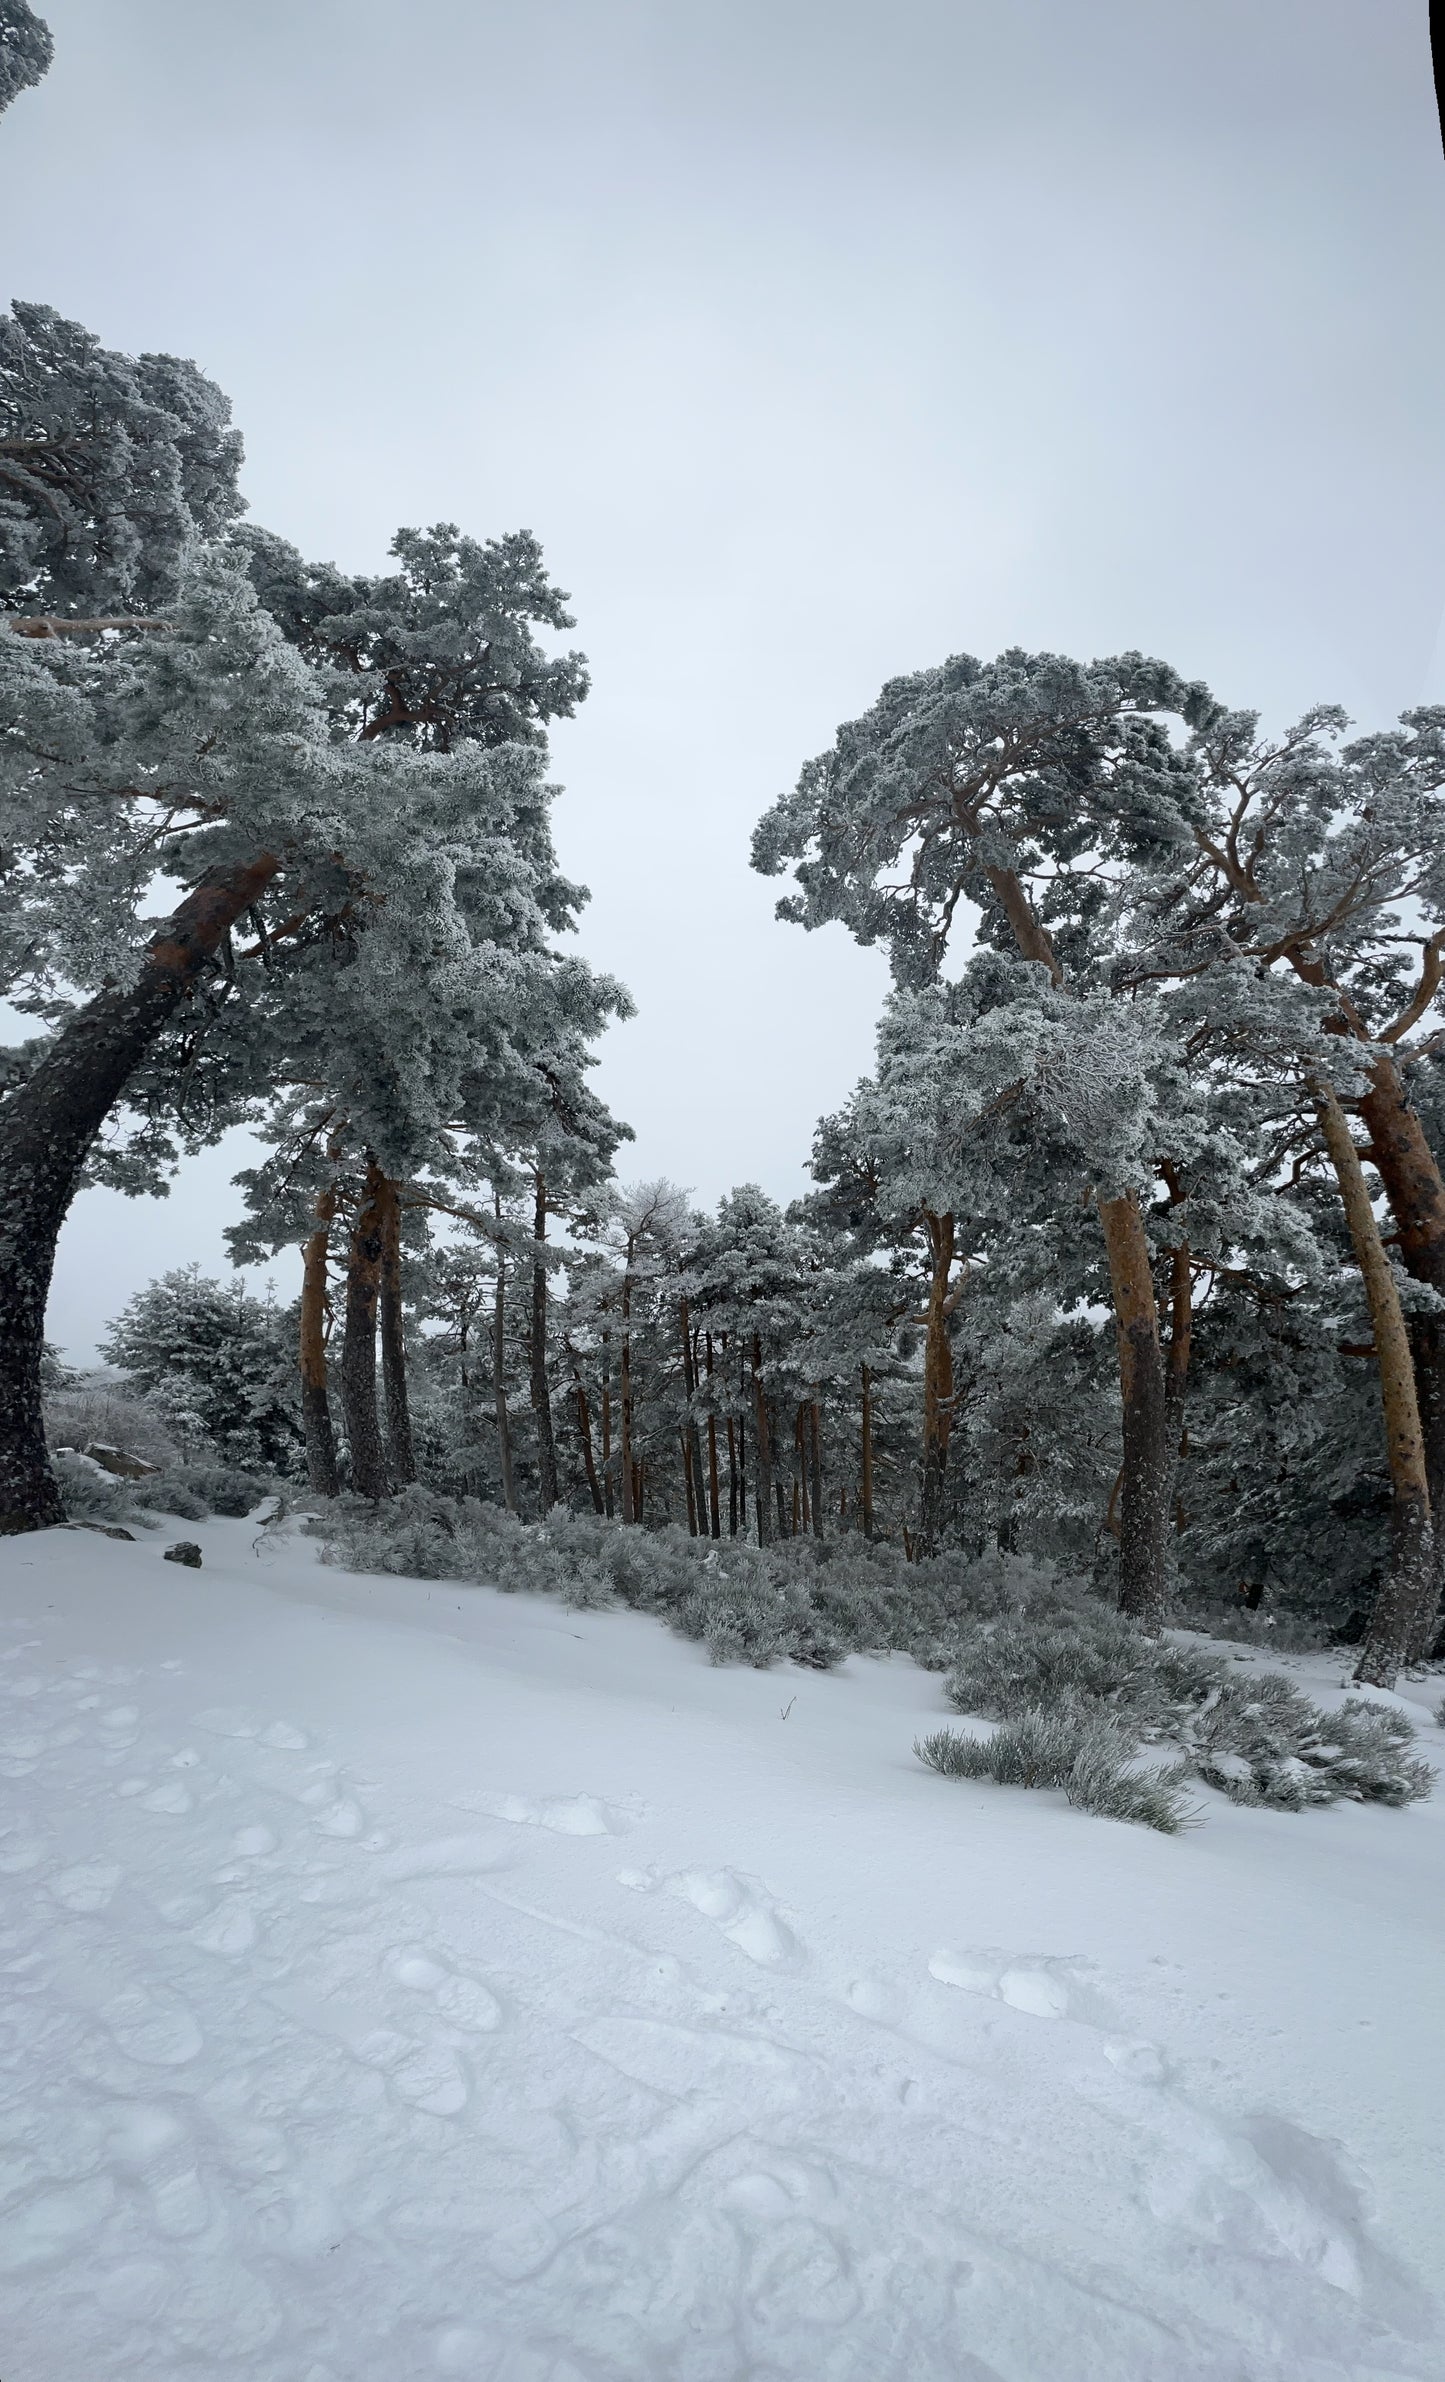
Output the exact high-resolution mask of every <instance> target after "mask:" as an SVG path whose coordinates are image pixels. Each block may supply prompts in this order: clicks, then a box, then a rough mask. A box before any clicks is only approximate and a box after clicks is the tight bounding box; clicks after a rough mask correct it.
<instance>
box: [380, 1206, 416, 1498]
mask: <svg viewBox="0 0 1445 2382" xmlns="http://www.w3.org/2000/svg"><path fill="white" fill-rule="evenodd" d="M401 1293H402V1280H401V1198H400V1195H399V1193H398V1190H397V1187H396V1184H395V1183H394V1182H392V1181H391V1179H390V1177H389V1176H384V1177H383V1178H382V1190H381V1283H380V1297H379V1302H378V1306H379V1313H380V1317H381V1378H382V1383H383V1386H384V1388H385V1391H386V1453H387V1462H388V1464H389V1467H390V1470H391V1485H392V1487H393V1488H394V1489H404V1488H406V1487H408V1486H409V1484H410V1483H411V1482H412V1481H414V1480H415V1479H416V1450H415V1447H414V1445H413V1442H412V1435H411V1401H410V1399H409V1397H408V1396H407V1386H406V1318H405V1316H404V1314H403V1311H402V1298H401Z"/></svg>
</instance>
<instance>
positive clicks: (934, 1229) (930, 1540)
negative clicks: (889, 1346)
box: [920, 1209, 955, 1555]
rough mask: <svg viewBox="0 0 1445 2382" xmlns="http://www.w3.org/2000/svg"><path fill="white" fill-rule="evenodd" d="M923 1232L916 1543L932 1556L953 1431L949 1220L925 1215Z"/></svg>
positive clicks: (951, 1238) (940, 1523)
mask: <svg viewBox="0 0 1445 2382" xmlns="http://www.w3.org/2000/svg"><path fill="white" fill-rule="evenodd" d="M923 1221H924V1226H925V1228H926V1230H927V1233H928V1251H929V1264H930V1273H929V1286H928V1322H927V1327H926V1331H927V1336H926V1339H925V1343H924V1353H923V1495H922V1524H923V1527H922V1531H921V1534H920V1536H921V1543H922V1546H923V1549H924V1551H925V1552H926V1553H928V1554H930V1555H932V1554H934V1553H935V1552H936V1551H937V1547H938V1538H939V1532H940V1531H941V1530H942V1528H943V1511H944V1492H945V1486H946V1475H947V1470H948V1442H949V1437H950V1434H951V1433H952V1430H953V1345H952V1342H951V1341H950V1339H949V1336H948V1315H949V1307H948V1292H949V1282H950V1278H951V1276H952V1273H953V1252H954V1238H955V1233H954V1220H953V1217H952V1216H951V1215H943V1216H938V1215H935V1214H934V1213H933V1211H932V1210H931V1209H925V1211H924V1217H923Z"/></svg>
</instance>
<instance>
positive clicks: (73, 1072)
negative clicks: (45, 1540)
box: [0, 853, 280, 1535]
mask: <svg viewBox="0 0 1445 2382" xmlns="http://www.w3.org/2000/svg"><path fill="white" fill-rule="evenodd" d="M279 866H280V863H279V862H278V861H276V860H274V859H273V858H272V857H271V855H270V854H269V853H263V855H262V856H261V858H260V859H259V860H255V861H252V862H251V863H250V864H249V866H247V867H245V868H235V869H226V870H217V871H215V872H214V873H213V874H212V875H211V876H209V877H207V878H206V879H204V880H203V882H202V883H201V884H200V885H198V886H197V888H196V890H195V892H194V893H191V894H188V895H187V897H186V899H185V900H184V901H183V902H182V903H181V904H180V906H179V908H178V909H177V910H176V911H175V912H174V914H173V916H172V917H171V918H169V919H168V920H167V922H166V924H165V925H164V926H163V927H162V929H161V931H160V933H159V934H157V935H156V936H154V937H153V938H152V940H151V942H150V943H149V944H148V945H147V946H146V949H145V952H144V953H143V955H142V958H141V963H140V972H139V975H138V977H137V980H136V982H135V983H134V984H133V985H132V986H131V987H130V989H129V990H128V991H125V992H119V991H111V992H102V993H97V995H96V997H95V999H94V1000H93V1001H88V1002H87V1003H86V1005H85V1007H84V1008H83V1009H80V1010H78V1011H77V1012H76V1015H75V1016H74V1017H73V1018H72V1019H71V1020H70V1023H69V1024H68V1025H66V1026H65V1027H63V1028H62V1030H61V1032H60V1033H59V1034H58V1035H57V1036H56V1038H55V1041H54V1043H53V1045H52V1046H51V1048H50V1050H49V1051H48V1052H47V1054H46V1056H45V1057H44V1058H43V1059H42V1060H41V1062H40V1064H39V1066H38V1067H37V1068H36V1069H35V1072H34V1074H33V1075H31V1076H30V1077H29V1078H28V1080H27V1081H26V1082H25V1083H24V1084H22V1085H21V1086H20V1088H19V1090H18V1091H15V1092H12V1093H11V1094H10V1096H9V1098H8V1099H7V1100H6V1101H5V1102H4V1103H3V1104H0V1535H3V1534H5V1533H7V1532H10V1533H13V1532H16V1531H22V1530H45V1529H49V1528H50V1527H51V1526H52V1525H53V1524H54V1523H57V1522H63V1521H64V1519H65V1510H64V1507H63V1506H62V1504H61V1502H60V1492H59V1490H58V1489H57V1488H56V1485H55V1476H54V1474H53V1473H52V1472H51V1469H50V1458H49V1456H48V1455H47V1453H46V1448H45V1428H44V1421H43V1418H42V1414H41V1401H40V1354H41V1348H42V1345H43V1341H44V1335H45V1307H46V1301H47V1300H48V1298H49V1296H50V1278H51V1274H52V1273H53V1271H54V1267H55V1244H56V1241H57V1240H58V1239H59V1236H60V1227H61V1225H62V1224H63V1223H64V1221H65V1217H66V1213H67V1211H68V1209H69V1207H70V1203H71V1201H72V1199H73V1198H74V1197H75V1191H76V1186H77V1184H78V1183H79V1181H80V1176H81V1172H82V1170H83V1168H84V1165H85V1160H86V1155H87V1153H88V1151H89V1149H90V1146H91V1143H92V1142H93V1141H94V1140H95V1137H96V1135H97V1134H98V1133H99V1131H100V1129H101V1126H102V1125H103V1124H104V1123H105V1120H106V1118H107V1117H108V1116H109V1114H110V1112H111V1110H112V1109H113V1108H114V1106H115V1104H116V1102H117V1101H118V1100H119V1099H120V1097H121V1094H122V1093H123V1092H124V1090H125V1087H126V1084H127V1082H128V1081H129V1079H130V1077H131V1076H132V1075H133V1074H134V1073H135V1070H136V1068H137V1067H138V1066H139V1065H140V1063H141V1061H142V1060H143V1059H144V1057H145V1056H146V1053H147V1051H148V1050H149V1049H150V1048H151V1045H152V1044H153V1043H154V1042H155V1040H156V1038H157V1036H158V1035H159V1034H160V1033H161V1032H162V1030H163V1028H164V1027H165V1026H166V1024H167V1023H168V1021H169V1019H170V1018H171V1016H172V1015H173V1013H174V1011H175V1010H176V1009H177V1007H178V1006H179V1004H180V1003H181V1001H183V1000H184V999H185V997H186V995H187V993H188V992H189V991H190V990H191V988H192V987H193V985H194V984H195V982H196V979H197V978H198V977H199V975H200V973H201V970H202V969H203V968H204V966H205V965H206V962H207V961H208V960H209V959H210V958H212V957H213V956H214V954H215V952H216V951H217V949H218V948H219V946H220V944H221V943H222V941H223V940H224V938H225V936H226V935H227V934H228V932H229V931H230V929H231V928H232V927H233V926H234V925H235V923H236V920H237V919H238V918H240V917H241V916H242V915H243V913H244V912H245V911H246V910H248V909H250V907H251V906H252V904H253V903H254V902H255V901H257V900H258V899H259V897H260V895H261V894H262V893H263V892H264V891H265V888H266V886H267V885H268V884H269V883H270V881H271V879H272V878H273V877H274V876H275V874H276V871H277V869H278V867H279Z"/></svg>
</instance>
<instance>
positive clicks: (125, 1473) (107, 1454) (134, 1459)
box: [81, 1439, 160, 1480]
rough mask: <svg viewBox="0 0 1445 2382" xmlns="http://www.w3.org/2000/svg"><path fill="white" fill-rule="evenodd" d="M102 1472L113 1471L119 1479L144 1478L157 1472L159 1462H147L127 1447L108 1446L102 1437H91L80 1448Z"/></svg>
mask: <svg viewBox="0 0 1445 2382" xmlns="http://www.w3.org/2000/svg"><path fill="white" fill-rule="evenodd" d="M81 1453H82V1455H87V1456H89V1458H90V1460H91V1462H92V1463H93V1464H98V1465H99V1466H100V1468H101V1470H102V1472H113V1473H115V1475H116V1476H117V1478H118V1479H120V1480H145V1479H147V1478H148V1477H149V1475H150V1474H151V1473H153V1472H159V1471H160V1466H159V1464H148V1463H147V1462H146V1460H145V1458H144V1456H133V1455H132V1454H131V1453H130V1450H129V1449H128V1448H124V1447H110V1446H108V1445H107V1443H106V1441H105V1440H103V1439H91V1440H88V1441H87V1442H86V1445H85V1446H84V1448H82V1450H81Z"/></svg>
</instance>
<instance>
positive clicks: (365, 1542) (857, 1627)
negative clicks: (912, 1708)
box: [312, 1488, 1084, 1670]
mask: <svg viewBox="0 0 1445 2382" xmlns="http://www.w3.org/2000/svg"><path fill="white" fill-rule="evenodd" d="M312 1527H313V1529H314V1530H315V1531H316V1532H317V1533H318V1534H319V1535H320V1536H321V1537H323V1538H325V1539H326V1541H327V1542H328V1545H327V1560H329V1561H332V1562H335V1563H339V1564H341V1565H343V1566H345V1567H346V1568H347V1569H349V1570H352V1571H382V1572H396V1573H400V1574H404V1575H406V1576H408V1577H410V1578H413V1579H449V1580H477V1581H485V1582H488V1583H490V1585H492V1586H493V1587H497V1588H503V1589H531V1590H536V1591H542V1592H545V1593H551V1594H554V1595H558V1596H561V1597H562V1598H563V1599H564V1600H565V1601H566V1602H567V1603H569V1604H573V1605H589V1604H594V1605H595V1604H621V1605H626V1606H628V1607H630V1608H631V1609H632V1610H633V1611H634V1612H645V1613H657V1614H659V1615H660V1616H661V1617H662V1618H664V1619H665V1620H667V1621H668V1622H669V1623H670V1624H671V1626H672V1627H673V1628H674V1629H677V1630H679V1631H681V1633H682V1634H683V1635H684V1636H685V1637H689V1638H694V1639H697V1640H699V1641H700V1642H701V1643H702V1644H704V1645H706V1647H707V1649H708V1652H709V1654H710V1655H711V1657H712V1660H713V1661H714V1662H717V1663H728V1662H745V1663H752V1664H755V1665H759V1666H763V1665H766V1664H768V1663H771V1662H776V1661H778V1660H780V1659H782V1658H783V1657H791V1658H792V1660H794V1661H795V1662H803V1663H808V1664H810V1665H812V1666H813V1667H814V1668H816V1669H820V1670H826V1669H827V1668H829V1667H830V1666H831V1665H832V1664H834V1663H837V1662H841V1661H842V1659H843V1657H844V1656H845V1655H846V1654H849V1653H882V1652H885V1651H888V1650H897V1651H899V1652H904V1653H908V1654H912V1655H913V1656H915V1658H916V1659H917V1660H918V1661H919V1662H921V1663H923V1664H925V1665H926V1666H927V1667H928V1668H929V1669H932V1670H944V1669H946V1668H947V1667H948V1665H949V1664H950V1662H951V1661H952V1660H953V1659H954V1657H955V1653H956V1650H957V1647H958V1643H959V1636H960V1632H961V1630H962V1629H963V1627H964V1625H965V1623H967V1622H971V1621H976V1620H978V1619H979V1618H980V1617H982V1616H984V1615H989V1616H993V1615H999V1614H1009V1613H1019V1612H1024V1611H1032V1610H1035V1609H1039V1610H1043V1609H1051V1608H1053V1607H1056V1606H1066V1605H1067V1604H1068V1603H1069V1602H1070V1601H1071V1600H1073V1599H1077V1598H1079V1597H1081V1596H1082V1595H1083V1594H1084V1591H1083V1589H1082V1587H1081V1586H1080V1585H1079V1584H1077V1583H1073V1582H1068V1581H1062V1580H1060V1579H1059V1578H1058V1577H1057V1576H1056V1574H1055V1573H1054V1572H1053V1571H1052V1569H1051V1568H1050V1567H1049V1566H1048V1565H1047V1564H1042V1563H1038V1562H1035V1561H1034V1560H1032V1559H1031V1558H1029V1557H1026V1556H1014V1555H998V1554H990V1555H987V1556H985V1557H983V1558H981V1559H980V1560H978V1561H970V1560H969V1559H967V1558H966V1557H963V1556H939V1557H937V1558H935V1559H933V1560H931V1561H929V1562H926V1563H909V1562H908V1561H906V1559H905V1557H904V1556H903V1554H902V1553H901V1552H900V1551H899V1550H898V1549H897V1548H895V1547H891V1546H887V1545H880V1544H879V1543H878V1542H877V1541H870V1540H868V1539H864V1538H861V1537H856V1536H849V1537H846V1538H841V1539H828V1540H818V1539H813V1538H793V1539H784V1540H782V1541H781V1542H780V1543H779V1544H778V1545H776V1546H772V1547H755V1546H752V1545H750V1544H749V1543H748V1542H747V1541H745V1540H742V1539H720V1540H718V1539H705V1538H690V1537H689V1536H688V1535H687V1533H686V1532H685V1531H683V1530H681V1529H679V1528H678V1527H677V1526H676V1525H672V1526H670V1527H669V1528H667V1529H665V1530H639V1529H635V1528H633V1527H631V1526H629V1525H628V1524H626V1523H622V1522H609V1521H605V1520H603V1519H602V1518H601V1517H600V1516H597V1515H593V1514H576V1513H570V1512H567V1511H565V1510H563V1509H559V1510H558V1511H556V1512H555V1513H553V1514H551V1515H550V1516H549V1517H548V1519H547V1521H546V1522H544V1523H543V1522H519V1521H517V1520H516V1519H515V1518H514V1517H513V1516H512V1515H510V1514H507V1513H504V1512H503V1511H502V1509H501V1508H500V1507H499V1506H494V1505H483V1504H482V1503H481V1502H480V1501H479V1500H478V1499H476V1498H472V1497H467V1498H452V1497H444V1496H441V1495H439V1494H438V1493H437V1492H436V1491H434V1490H430V1489H420V1488H415V1489H408V1490H405V1491H404V1492H403V1493H402V1495H400V1496H399V1497H394V1498H391V1499H389V1500H388V1501H387V1502H386V1503H385V1504H384V1505H371V1504H367V1503H365V1502H363V1501H362V1500H361V1499H360V1498H338V1499H336V1500H335V1501H334V1503H333V1504H331V1505H330V1506H328V1508H327V1510H326V1512H325V1514H324V1515H323V1516H321V1517H319V1518H318V1519H317V1520H316V1521H315V1522H314V1523H313V1524H312Z"/></svg>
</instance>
